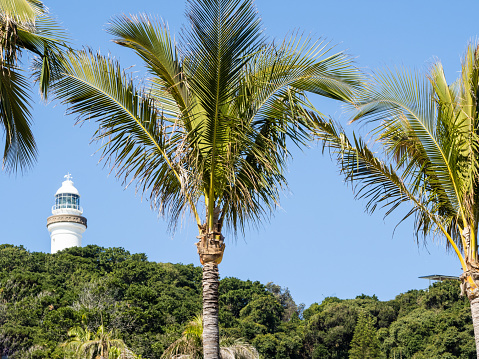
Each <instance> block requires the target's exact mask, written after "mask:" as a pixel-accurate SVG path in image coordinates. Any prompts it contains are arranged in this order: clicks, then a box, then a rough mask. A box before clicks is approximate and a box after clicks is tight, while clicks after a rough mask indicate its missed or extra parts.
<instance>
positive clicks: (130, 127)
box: [55, 51, 198, 223]
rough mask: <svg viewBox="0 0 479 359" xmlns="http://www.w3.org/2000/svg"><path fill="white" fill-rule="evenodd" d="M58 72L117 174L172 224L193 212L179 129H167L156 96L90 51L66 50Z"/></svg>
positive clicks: (62, 91) (62, 89) (62, 92)
mask: <svg viewBox="0 0 479 359" xmlns="http://www.w3.org/2000/svg"><path fill="white" fill-rule="evenodd" d="M62 76H63V78H62V79H61V80H59V81H58V82H57V83H56V84H55V90H56V92H57V94H58V95H59V96H60V97H62V98H64V101H65V102H67V103H68V104H69V111H70V113H72V114H76V115H77V116H78V119H79V120H81V121H84V120H94V121H96V122H98V125H99V129H98V130H97V132H96V133H95V136H94V140H96V141H102V142H103V144H102V149H103V157H104V158H107V159H108V160H109V161H111V162H110V164H111V167H112V168H113V169H114V168H116V169H117V173H116V175H117V176H118V177H120V178H123V181H124V183H125V184H129V183H130V182H132V181H136V183H137V188H138V189H139V190H140V191H141V192H145V191H147V190H148V191H149V192H150V199H151V201H152V205H153V206H154V207H156V208H157V209H158V210H159V211H160V213H162V214H166V213H167V214H168V216H169V218H170V220H171V223H176V220H177V218H178V217H179V216H180V215H181V213H182V212H183V211H184V210H185V209H187V208H188V207H189V208H190V209H191V210H192V211H195V201H196V200H197V199H196V198H197V193H196V192H195V187H194V183H192V181H191V179H190V177H191V176H190V174H189V173H188V171H187V170H186V169H185V167H184V165H183V161H184V157H185V155H184V153H183V150H182V147H183V146H182V145H181V141H182V136H181V132H180V133H178V132H175V131H173V132H169V131H172V128H171V126H170V125H169V123H168V124H166V123H165V122H164V121H163V117H162V115H161V112H159V111H158V110H157V108H156V107H155V103H154V101H153V100H152V99H150V98H148V97H146V96H145V95H142V94H141V92H140V91H139V90H137V89H136V88H135V86H134V85H133V82H132V80H131V78H129V77H128V76H127V75H125V74H124V73H123V72H122V71H121V70H120V67H119V64H118V63H117V62H116V61H114V60H112V59H109V58H105V57H102V56H100V55H94V54H93V53H91V52H88V51H86V52H80V53H78V54H77V55H73V54H70V55H69V57H68V63H65V65H64V70H63V74H62ZM195 214H196V213H195ZM196 217H197V218H198V216H197V214H196Z"/></svg>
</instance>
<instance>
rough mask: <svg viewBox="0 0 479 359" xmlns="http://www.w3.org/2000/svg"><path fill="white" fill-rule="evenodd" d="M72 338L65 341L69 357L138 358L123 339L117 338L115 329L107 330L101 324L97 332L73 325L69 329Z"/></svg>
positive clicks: (64, 344)
mask: <svg viewBox="0 0 479 359" xmlns="http://www.w3.org/2000/svg"><path fill="white" fill-rule="evenodd" d="M68 335H69V336H70V339H69V340H68V341H67V342H65V343H63V344H62V346H63V347H64V348H65V353H66V355H67V357H69V358H76V359H117V358H120V357H121V358H129V359H130V358H131V359H133V358H136V356H135V355H134V354H133V353H132V352H131V351H130V350H129V349H128V348H127V347H126V345H125V343H124V342H123V340H121V339H115V338H114V335H113V331H106V330H105V327H104V326H103V325H100V327H99V328H98V330H97V331H96V333H93V332H90V331H89V330H88V329H87V328H82V327H73V328H72V329H70V330H69V331H68Z"/></svg>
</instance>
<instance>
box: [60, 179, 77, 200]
mask: <svg viewBox="0 0 479 359" xmlns="http://www.w3.org/2000/svg"><path fill="white" fill-rule="evenodd" d="M60 193H70V194H76V195H78V196H79V195H80V193H79V192H78V190H77V189H76V188H75V186H74V185H73V181H72V180H71V179H67V180H66V181H63V182H62V186H61V187H60V188H59V189H58V190H57V193H55V196H56V195H58V194H60Z"/></svg>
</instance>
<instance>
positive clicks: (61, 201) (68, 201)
mask: <svg viewBox="0 0 479 359" xmlns="http://www.w3.org/2000/svg"><path fill="white" fill-rule="evenodd" d="M65 178H66V180H65V181H63V183H62V186H61V187H60V188H59V189H58V190H57V192H56V193H55V206H53V208H52V213H53V214H75V215H81V214H82V213H83V209H82V208H81V207H80V193H79V192H78V190H77V189H76V188H75V186H74V185H73V181H72V180H71V178H72V176H71V175H70V174H67V175H66V176H65Z"/></svg>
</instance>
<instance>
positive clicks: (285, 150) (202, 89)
mask: <svg viewBox="0 0 479 359" xmlns="http://www.w3.org/2000/svg"><path fill="white" fill-rule="evenodd" d="M187 16H188V20H189V23H190V24H189V27H188V28H185V29H184V31H183V33H182V36H181V42H180V43H179V44H178V43H176V42H175V41H174V39H173V38H172V36H171V35H170V33H169V30H168V27H167V26H166V25H165V24H164V23H163V22H161V21H157V20H156V19H153V18H150V17H148V16H146V15H140V16H131V17H127V16H120V17H117V18H114V19H113V20H112V21H111V24H110V25H109V28H108V31H109V32H110V33H111V34H112V35H113V36H114V37H115V38H114V42H116V43H117V44H119V45H121V46H124V47H127V48H130V49H132V50H133V51H135V52H136V54H137V55H138V56H139V57H140V58H141V59H142V60H143V62H144V64H145V66H146V68H147V70H148V72H149V74H150V76H151V77H150V78H149V79H146V80H144V82H142V84H141V85H136V84H135V82H134V81H133V79H132V77H131V76H129V75H127V74H126V73H125V72H124V71H122V70H121V68H120V65H119V64H118V62H116V61H115V60H114V59H111V58H107V57H103V56H101V55H100V54H93V53H92V52H90V51H83V52H79V53H77V54H70V56H69V57H68V62H67V63H66V64H65V69H64V71H63V73H62V74H61V77H62V79H61V80H60V81H59V82H58V83H56V85H55V90H56V93H57V95H58V96H59V98H61V99H63V101H64V103H66V104H68V105H69V109H70V112H71V113H72V114H76V115H77V116H78V118H79V120H83V119H88V120H95V121H96V122H97V123H98V125H99V129H98V130H97V131H96V134H95V138H96V139H97V140H99V141H103V146H102V148H103V156H104V158H107V159H108V160H109V161H110V162H109V163H110V165H111V167H112V169H116V170H117V176H118V177H121V178H123V179H124V181H125V183H128V184H129V183H131V182H136V184H137V188H138V190H139V191H140V192H148V193H149V198H150V200H151V203H152V206H153V207H154V208H155V209H157V210H158V211H159V212H160V213H161V214H163V215H165V216H167V217H168V218H169V220H170V222H169V223H170V225H171V227H170V228H173V229H174V227H175V225H176V224H177V223H178V219H179V218H180V216H181V215H182V214H183V213H184V212H185V211H187V210H189V211H190V212H191V213H192V215H193V217H194V218H195V221H196V224H197V225H198V230H199V236H198V238H199V241H198V243H197V248H198V254H199V257H200V262H201V264H202V265H203V316H204V332H203V348H204V356H205V358H208V359H209V358H218V356H219V332H218V283H219V282H218V267H217V266H218V264H219V263H220V262H221V260H222V257H223V252H224V249H225V244H224V236H223V227H224V226H225V225H226V226H228V227H229V228H230V229H231V230H232V232H233V233H237V232H238V231H243V230H244V228H245V226H246V225H247V224H253V225H255V224H260V223H261V219H262V218H265V217H269V216H270V215H271V213H272V212H273V210H274V209H275V207H276V205H277V204H278V201H279V193H280V189H281V188H284V187H285V186H286V180H285V178H284V176H283V172H284V168H285V166H286V164H287V161H288V157H289V156H288V155H289V147H288V146H289V145H290V144H291V143H295V144H296V145H298V146H303V145H306V143H307V141H308V140H309V139H310V125H311V123H310V121H309V120H308V117H307V116H305V111H306V110H305V109H306V108H307V106H309V102H308V100H307V98H306V93H307V92H312V93H316V94H319V95H322V96H326V97H330V98H333V99H339V100H344V101H349V100H350V99H351V97H352V92H353V91H354V90H355V88H356V87H357V86H359V84H360V74H359V72H358V71H357V70H356V68H355V67H353V66H352V64H351V60H350V58H349V57H348V56H346V55H344V54H343V53H336V54H331V48H330V47H328V45H327V44H325V43H323V42H321V41H318V42H313V41H311V40H310V39H301V37H300V36H297V35H292V36H291V37H289V38H287V39H285V40H284V41H283V42H282V43H279V44H277V43H275V42H267V41H266V39H265V38H264V36H263V35H262V32H261V25H260V20H259V18H258V15H257V12H256V9H255V7H254V6H253V4H252V0H189V1H188V10H187ZM287 145H288V146H287ZM202 212H204V213H205V218H204V220H202V218H201V213H202Z"/></svg>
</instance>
